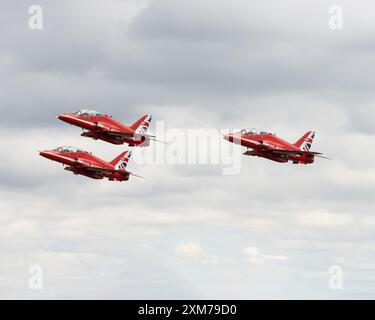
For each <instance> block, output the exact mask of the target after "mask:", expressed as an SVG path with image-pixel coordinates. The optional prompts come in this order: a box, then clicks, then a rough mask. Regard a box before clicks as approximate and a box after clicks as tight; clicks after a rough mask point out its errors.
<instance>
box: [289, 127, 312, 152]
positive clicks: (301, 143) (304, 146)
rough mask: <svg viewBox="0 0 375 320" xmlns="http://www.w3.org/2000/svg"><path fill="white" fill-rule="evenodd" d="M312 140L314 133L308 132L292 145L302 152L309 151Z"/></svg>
mask: <svg viewBox="0 0 375 320" xmlns="http://www.w3.org/2000/svg"><path fill="white" fill-rule="evenodd" d="M314 138H315V131H308V132H306V133H305V134H304V135H303V136H302V137H301V138H300V139H299V140H298V141H297V142H296V143H295V144H294V145H295V146H296V147H298V148H300V149H301V150H302V151H310V149H311V145H312V143H313V141H314Z"/></svg>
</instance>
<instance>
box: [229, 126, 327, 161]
mask: <svg viewBox="0 0 375 320" xmlns="http://www.w3.org/2000/svg"><path fill="white" fill-rule="evenodd" d="M314 138H315V132H314V131H309V132H306V133H305V134H304V135H303V136H302V137H301V138H300V139H299V140H298V141H297V142H296V143H294V144H291V143H289V142H286V141H284V140H282V139H280V138H278V137H277V136H276V135H275V134H272V133H269V132H266V131H262V130H255V129H250V130H248V129H242V130H241V131H240V132H236V133H228V134H226V135H224V139H226V140H228V141H229V142H233V143H236V144H239V145H242V146H244V147H247V149H248V150H247V151H246V152H245V153H244V155H247V156H257V157H262V158H266V159H269V160H273V161H276V162H282V163H284V162H288V161H292V162H293V163H294V164H298V163H301V164H309V163H313V162H314V158H315V157H321V158H325V157H323V156H321V153H319V152H313V151H310V149H311V145H312V143H313V141H314ZM326 159H328V158H326Z"/></svg>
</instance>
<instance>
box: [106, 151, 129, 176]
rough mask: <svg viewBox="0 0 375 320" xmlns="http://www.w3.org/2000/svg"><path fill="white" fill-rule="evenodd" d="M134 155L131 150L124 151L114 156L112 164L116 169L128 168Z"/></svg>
mask: <svg viewBox="0 0 375 320" xmlns="http://www.w3.org/2000/svg"><path fill="white" fill-rule="evenodd" d="M131 155H132V152H131V150H129V151H128V150H126V151H124V152H122V153H120V154H119V155H118V156H117V157H116V158H114V159H113V160H112V161H111V162H110V164H112V165H114V166H115V169H116V170H124V171H125V170H126V167H127V166H128V162H129V159H130V157H131Z"/></svg>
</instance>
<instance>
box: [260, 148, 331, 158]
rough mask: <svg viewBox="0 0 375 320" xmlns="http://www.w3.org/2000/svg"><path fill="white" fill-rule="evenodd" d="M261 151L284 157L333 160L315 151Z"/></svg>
mask: <svg viewBox="0 0 375 320" xmlns="http://www.w3.org/2000/svg"><path fill="white" fill-rule="evenodd" d="M261 151H264V152H270V153H273V154H277V155H281V156H282V155H298V156H303V155H310V156H315V157H319V158H324V159H329V160H332V159H331V158H327V157H324V156H323V155H322V153H320V152H314V151H304V150H300V151H299V150H283V149H264V150H261Z"/></svg>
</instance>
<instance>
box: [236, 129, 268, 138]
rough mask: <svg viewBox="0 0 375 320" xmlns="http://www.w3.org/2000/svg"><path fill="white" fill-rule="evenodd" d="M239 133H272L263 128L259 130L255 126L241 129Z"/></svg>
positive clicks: (249, 134) (252, 134)
mask: <svg viewBox="0 0 375 320" xmlns="http://www.w3.org/2000/svg"><path fill="white" fill-rule="evenodd" d="M240 133H242V134H246V135H248V136H254V135H265V134H272V133H270V132H267V131H265V130H260V129H255V128H251V129H242V130H241V131H240Z"/></svg>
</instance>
